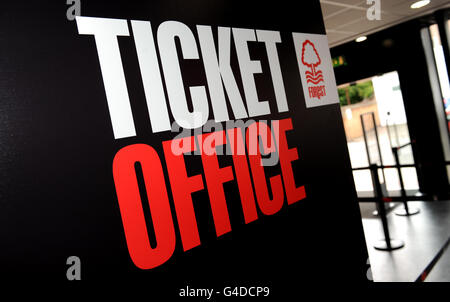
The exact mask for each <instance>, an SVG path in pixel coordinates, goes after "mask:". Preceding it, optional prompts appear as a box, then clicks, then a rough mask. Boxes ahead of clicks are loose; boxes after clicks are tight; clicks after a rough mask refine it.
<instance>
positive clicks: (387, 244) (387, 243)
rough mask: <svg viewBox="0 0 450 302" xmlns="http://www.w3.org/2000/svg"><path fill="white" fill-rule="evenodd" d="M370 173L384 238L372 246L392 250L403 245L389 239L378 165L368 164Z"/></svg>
mask: <svg viewBox="0 0 450 302" xmlns="http://www.w3.org/2000/svg"><path fill="white" fill-rule="evenodd" d="M370 173H371V174H372V183H373V188H374V193H375V199H376V202H377V204H378V210H379V216H380V218H381V223H382V225H383V232H384V239H382V240H380V241H379V242H377V243H376V244H374V248H375V249H377V250H382V251H392V250H396V249H399V248H401V247H403V246H404V245H405V243H404V242H403V241H402V240H397V239H391V236H390V235H389V227H388V222H387V218H386V209H385V208H384V204H383V192H382V190H381V184H380V179H379V177H378V166H377V165H370Z"/></svg>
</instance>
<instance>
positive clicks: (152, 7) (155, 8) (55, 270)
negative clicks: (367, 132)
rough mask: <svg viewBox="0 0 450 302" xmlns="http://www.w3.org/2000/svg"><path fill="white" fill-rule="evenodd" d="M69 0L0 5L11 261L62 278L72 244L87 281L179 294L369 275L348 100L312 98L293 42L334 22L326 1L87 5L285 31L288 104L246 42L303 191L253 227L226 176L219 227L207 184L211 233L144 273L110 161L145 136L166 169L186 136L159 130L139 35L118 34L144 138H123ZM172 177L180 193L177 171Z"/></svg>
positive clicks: (204, 223) (206, 222) (205, 210)
mask: <svg viewBox="0 0 450 302" xmlns="http://www.w3.org/2000/svg"><path fill="white" fill-rule="evenodd" d="M64 2H65V1H61V2H60V3H58V2H56V1H39V2H31V1H29V2H27V3H26V4H25V3H14V4H13V3H12V2H10V3H9V4H7V5H4V7H3V9H2V10H0V11H1V13H0V14H1V15H0V45H1V47H0V65H1V67H0V68H1V70H0V85H1V87H0V88H1V89H0V91H1V92H0V93H1V103H0V113H1V115H0V118H1V120H2V129H1V130H0V136H1V137H0V147H1V148H0V150H1V152H2V153H1V154H0V165H1V170H0V173H1V174H0V177H1V182H0V198H1V200H0V238H1V240H2V250H1V252H0V254H1V265H2V270H3V271H4V272H8V273H9V274H11V275H12V276H14V277H15V278H22V277H23V276H24V275H25V274H27V272H29V270H30V269H33V270H36V271H39V272H41V274H42V275H41V276H44V277H45V278H43V279H50V280H57V281H58V280H59V281H64V280H65V273H66V269H67V265H66V264H65V261H66V259H67V257H68V256H71V255H76V256H78V257H80V258H81V263H82V279H83V280H90V281H98V280H101V281H104V280H110V279H123V280H136V281H139V280H145V282H146V283H147V284H151V287H152V289H153V290H154V291H161V292H163V291H166V292H167V291H168V292H170V293H171V294H173V293H175V289H176V288H177V287H178V286H180V285H185V284H186V283H189V284H193V285H195V284H199V286H206V284H213V285H219V286H222V285H226V284H227V282H234V283H233V284H235V285H245V284H249V283H250V284H251V283H252V282H254V281H255V282H256V281H257V282H259V283H261V284H267V285H270V286H272V287H273V288H274V289H275V292H278V294H281V293H284V294H286V293H288V294H289V293H292V294H293V293H294V292H295V290H296V287H297V286H298V285H299V284H301V283H302V282H319V281H333V282H345V283H349V282H364V281H365V280H366V278H365V273H366V271H365V268H366V265H365V264H366V260H367V251H366V248H365V242H364V237H363V232H362V225H361V220H360V214H359V210H358V205H357V202H356V194H355V189H354V185H353V179H352V174H351V169H350V162H349V157H348V152H347V147H346V141H345V134H344V130H343V126H342V121H341V116H340V109H339V105H338V104H335V105H329V106H324V107H318V108H310V109H306V108H305V102H304V98H303V95H302V87H301V81H300V76H299V72H298V67H297V62H296V56H295V52H294V47H293V43H292V34H291V33H292V32H305V33H322V34H323V33H324V27H323V22H322V16H321V11H320V5H319V1H308V2H307V3H302V6H301V7H296V6H294V4H292V2H290V1H278V2H276V3H274V2H264V1H263V2H261V1H258V2H257V1H248V2H247V1H246V2H245V4H244V3H243V2H237V1H236V2H234V1H233V2H230V1H200V0H198V1H136V2H130V1H120V2H112V1H89V2H88V1H82V6H81V14H82V15H83V16H95V17H109V18H124V19H128V20H131V19H138V20H151V22H152V25H153V30H154V32H155V31H156V28H157V26H158V25H159V24H160V23H161V22H163V21H166V20H177V21H181V22H183V23H185V24H187V25H188V26H189V27H190V28H191V29H192V30H195V25H196V24H206V25H211V26H213V29H215V27H216V26H219V25H220V26H231V27H244V28H252V29H271V30H279V31H281V35H282V40H283V43H282V44H281V45H279V47H278V52H279V57H280V62H281V68H282V73H283V78H284V83H285V88H286V94H287V98H288V103H289V109H290V110H289V112H287V113H283V114H279V113H277V111H276V106H275V102H274V93H273V88H272V85H271V79H270V75H268V74H267V72H268V66H267V57H266V55H265V50H264V48H262V47H261V45H258V44H257V43H254V44H253V43H250V52H251V56H252V58H254V59H259V60H261V62H262V69H263V72H264V74H262V75H257V76H256V82H257V88H258V94H259V96H260V98H261V99H267V100H269V102H270V106H271V110H272V114H271V115H270V116H263V117H259V118H260V119H262V120H275V119H281V118H292V121H293V126H294V130H293V131H291V132H289V133H288V143H289V145H290V147H296V148H297V149H298V152H299V158H300V159H299V160H298V161H297V162H295V163H294V164H293V167H294V174H295V179H296V182H297V185H304V186H305V189H306V194H307V198H306V199H304V200H302V201H300V202H298V203H295V204H293V205H290V206H287V204H285V205H284V206H283V208H282V209H281V210H280V212H279V213H277V214H275V215H273V216H263V215H262V214H261V215H260V217H259V219H258V220H257V221H255V222H252V223H250V224H248V225H245V224H244V223H243V220H242V213H241V208H240V200H239V194H238V190H237V186H236V183H235V182H230V183H229V184H226V185H225V189H226V194H227V195H226V196H227V202H228V207H229V211H230V219H231V221H232V232H230V233H227V234H225V235H223V236H221V237H220V238H216V236H215V230H214V227H213V221H212V217H211V210H210V206H209V199H208V195H207V191H206V190H204V191H201V192H199V193H195V194H194V195H193V197H194V204H195V211H196V215H197V219H198V223H199V227H200V230H199V232H200V236H201V241H202V244H201V245H200V246H199V247H196V248H194V249H192V250H189V251H187V252H183V250H182V246H181V241H180V237H179V233H178V230H176V232H177V246H176V249H175V252H174V255H173V256H172V258H171V259H170V260H169V261H168V262H167V263H165V264H163V265H162V266H160V267H157V268H155V269H153V270H148V271H143V270H140V269H138V268H137V267H135V266H134V264H133V263H132V261H131V259H130V257H129V255H128V251H127V246H126V241H125V236H124V232H123V227H122V222H121V217H120V212H119V207H118V203H117V198H116V193H115V187H114V181H113V176H112V161H113V158H114V155H115V154H116V152H117V151H118V150H120V149H121V148H122V147H124V146H127V145H130V144H134V143H145V144H149V145H151V146H152V147H153V148H155V150H157V151H158V153H159V154H160V157H161V160H162V165H163V168H164V169H166V164H165V162H164V156H163V153H162V146H161V141H163V140H168V139H171V138H173V137H174V136H175V135H176V134H174V133H170V132H169V133H160V134H153V133H152V132H151V128H150V124H149V119H148V113H147V110H146V107H145V98H144V93H143V88H142V82H141V78H140V72H139V66H138V62H137V58H136V51H135V48H134V41H133V38H132V36H130V37H121V38H119V44H120V48H121V54H122V59H123V62H124V70H125V76H126V79H127V85H128V90H129V95H130V99H131V104H132V109H133V114H134V119H135V125H136V131H137V136H136V137H132V138H126V139H120V140H114V137H113V133H112V128H111V123H110V118H109V114H108V108H107V103H106V97H105V91H104V87H103V81H102V75H101V71H100V67H99V63H98V57H97V51H96V47H95V43H94V38H93V37H92V36H81V35H78V31H77V28H76V23H75V22H74V21H72V22H70V21H68V20H67V19H66V9H67V8H68V6H67V5H65V3H64ZM130 32H131V31H130ZM194 33H195V31H194ZM233 47H234V46H233ZM232 55H233V58H232V68H233V69H234V70H235V71H236V72H238V70H239V69H238V66H237V61H236V58H235V54H234V53H233V52H232ZM199 64H201V62H200V63H198V64H197V65H195V63H192V64H191V63H186V62H183V63H182V68H183V77H184V78H186V79H187V80H186V81H187V82H189V81H194V82H197V81H198V82H200V83H201V82H204V74H202V69H201V65H199ZM236 78H237V79H238V80H239V79H240V77H239V75H238V74H236ZM240 89H241V92H242V87H240ZM219 160H220V163H221V165H223V166H226V165H231V163H232V162H231V159H230V158H229V157H227V156H225V157H224V158H220V159H219ZM186 162H187V169H188V173H189V174H192V175H194V174H198V173H201V172H202V166H201V160H200V158H199V157H195V156H189V157H186ZM277 173H279V167H274V168H270V169H267V175H268V176H270V175H275V174H277ZM165 177H166V184H167V185H168V192H169V196H171V193H170V192H171V190H170V187H169V181H168V175H167V172H165ZM170 198H171V197H170ZM171 202H172V201H171ZM172 209H173V204H172ZM173 216H174V217H175V215H173ZM175 227H176V229H177V223H176V221H175ZM149 286H150V285H149Z"/></svg>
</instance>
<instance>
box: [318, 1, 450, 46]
mask: <svg viewBox="0 0 450 302" xmlns="http://www.w3.org/2000/svg"><path fill="white" fill-rule="evenodd" d="M379 1H380V4H381V20H373V21H370V20H368V18H367V10H368V8H369V7H370V6H372V5H369V4H367V0H320V4H321V6H322V13H323V18H324V21H325V28H326V30H327V35H328V42H329V44H330V47H333V46H337V45H339V44H343V43H345V42H348V41H351V40H354V39H355V38H357V37H358V36H361V35H368V34H371V33H374V32H376V31H379V30H382V29H385V28H387V27H391V26H393V25H395V24H398V23H402V22H405V21H407V20H409V19H413V18H416V17H419V16H421V15H425V14H429V13H432V12H433V11H435V10H437V9H439V8H443V7H450V0H431V2H430V4H428V5H427V6H425V7H422V8H419V9H411V8H410V5H411V3H414V2H416V0H379ZM370 2H372V1H370Z"/></svg>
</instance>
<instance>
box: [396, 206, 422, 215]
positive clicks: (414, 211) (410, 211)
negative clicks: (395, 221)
mask: <svg viewBox="0 0 450 302" xmlns="http://www.w3.org/2000/svg"><path fill="white" fill-rule="evenodd" d="M394 213H395V215H397V216H411V215H415V214H419V213H420V210H419V209H418V208H408V212H406V209H405V208H402V209H398V210H397V211H395V212H394Z"/></svg>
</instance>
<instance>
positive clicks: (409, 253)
mask: <svg viewBox="0 0 450 302" xmlns="http://www.w3.org/2000/svg"><path fill="white" fill-rule="evenodd" d="M408 205H409V206H410V207H415V208H419V209H420V213H419V214H417V215H413V216H409V217H404V216H397V215H395V214H394V212H395V209H394V210H391V211H389V213H388V215H387V218H388V223H389V231H390V233H391V238H393V239H401V240H403V241H404V242H405V246H404V247H403V248H401V249H398V250H395V251H391V252H386V251H378V250H375V249H374V247H373V245H374V243H375V242H377V241H378V240H379V239H382V238H383V230H382V227H381V221H380V219H379V218H378V217H376V216H373V215H372V214H371V213H372V211H373V210H375V204H374V203H360V209H361V216H362V218H363V219H362V221H363V226H364V234H365V237H366V243H367V249H368V251H369V258H370V263H371V267H372V275H373V278H374V281H381V282H413V281H416V280H417V279H418V278H419V276H420V275H421V274H422V273H423V272H424V270H425V269H426V268H427V266H428V265H429V264H430V263H431V262H432V261H433V260H434V258H435V257H436V255H437V254H438V253H439V252H440V251H441V249H442V248H443V247H444V246H445V243H446V242H447V240H448V239H449V238H450V201H434V202H431V201H428V202H422V201H414V202H409V203H408ZM402 206H403V205H401V204H400V205H397V207H396V208H397V209H398V208H400V207H402ZM425 281H427V282H428V281H447V282H450V248H449V249H447V250H446V251H445V252H444V253H443V255H442V256H441V257H440V258H439V260H438V261H437V262H436V264H435V265H434V267H433V268H432V270H431V271H430V273H429V275H428V276H427V278H426V279H425Z"/></svg>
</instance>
